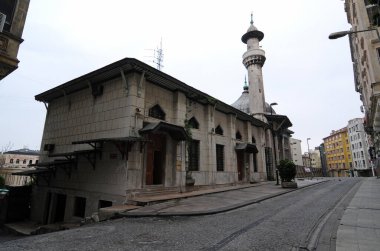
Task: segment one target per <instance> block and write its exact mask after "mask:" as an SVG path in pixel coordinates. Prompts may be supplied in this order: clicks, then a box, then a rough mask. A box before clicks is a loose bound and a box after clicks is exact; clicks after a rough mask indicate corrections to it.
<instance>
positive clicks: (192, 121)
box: [189, 117, 199, 129]
mask: <svg viewBox="0 0 380 251" xmlns="http://www.w3.org/2000/svg"><path fill="white" fill-rule="evenodd" d="M189 126H190V128H194V129H199V122H198V120H197V119H196V118H195V117H192V118H191V119H190V120H189Z"/></svg>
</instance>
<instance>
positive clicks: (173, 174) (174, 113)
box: [24, 21, 293, 224]
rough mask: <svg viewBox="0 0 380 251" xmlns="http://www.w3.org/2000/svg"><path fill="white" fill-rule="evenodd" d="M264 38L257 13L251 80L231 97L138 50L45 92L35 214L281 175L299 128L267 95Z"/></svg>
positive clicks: (44, 217) (83, 210)
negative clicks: (194, 83) (154, 63)
mask: <svg viewBox="0 0 380 251" xmlns="http://www.w3.org/2000/svg"><path fill="white" fill-rule="evenodd" d="M263 37H264V33H263V32H261V31H259V30H258V29H257V28H256V27H255V26H254V25H253V22H252V21H251V24H250V27H249V29H248V31H247V32H246V33H245V34H244V35H243V37H242V41H243V42H244V43H246V44H247V51H246V52H245V53H244V55H243V64H244V66H245V67H246V68H247V76H248V83H247V84H246V86H245V87H244V90H243V93H242V95H241V97H239V98H238V99H237V101H236V102H235V103H234V104H232V105H229V104H226V103H224V102H223V101H221V100H218V99H215V98H214V97H212V96H210V95H208V94H206V93H203V92H201V91H199V90H197V89H195V88H193V87H191V86H190V85H187V84H185V83H183V82H181V81H180V80H177V79H175V78H174V77H172V76H170V75H168V74H165V73H163V72H161V71H159V70H157V69H154V68H152V67H151V66H149V65H147V64H145V63H143V62H141V61H139V60H136V59H133V58H124V59H122V60H120V61H117V62H114V63H112V64H110V65H107V66H105V67H103V68H100V69H98V70H95V71H93V72H90V73H88V74H86V75H83V76H81V77H78V78H76V79H73V80H71V81H69V82H66V83H64V84H62V85H60V86H57V87H55V88H53V89H51V90H48V91H46V92H43V93H41V94H39V95H37V96H36V97H35V98H36V100H37V101H40V102H43V103H44V104H45V107H46V110H47V113H46V120H45V127H44V131H43V137H42V142H41V153H42V155H41V157H40V161H39V162H38V163H37V164H35V165H34V166H35V170H33V171H28V172H27V171H25V172H24V175H29V176H32V177H33V179H34V180H35V186H34V189H33V203H32V216H31V217H32V220H34V221H37V222H40V223H42V224H48V223H54V222H61V221H69V220H70V221H71V220H75V219H81V218H83V217H86V216H90V215H91V214H92V213H93V212H96V211H97V210H98V209H99V208H101V207H105V206H111V205H119V204H124V203H128V201H131V200H133V198H134V197H136V196H139V194H142V193H146V192H149V191H155V192H157V191H168V190H169V191H176V192H184V191H188V190H193V189H203V188H210V187H218V186H226V185H236V184H240V183H253V182H262V181H266V180H274V178H275V162H279V160H281V159H285V158H287V159H291V156H290V144H289V138H290V136H291V134H292V133H293V132H292V131H290V130H289V127H291V126H292V124H291V122H290V120H289V119H288V118H287V116H285V115H278V114H276V113H275V112H274V110H273V108H272V107H271V105H268V104H267V103H266V102H265V95H264V84H263V76H262V67H263V65H264V62H265V53H264V51H263V50H262V49H261V48H260V46H259V42H260V41H261V40H262V39H263ZM274 149H275V150H274Z"/></svg>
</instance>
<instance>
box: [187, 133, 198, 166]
mask: <svg viewBox="0 0 380 251" xmlns="http://www.w3.org/2000/svg"><path fill="white" fill-rule="evenodd" d="M189 171H199V140H192V141H191V142H190V143H189Z"/></svg>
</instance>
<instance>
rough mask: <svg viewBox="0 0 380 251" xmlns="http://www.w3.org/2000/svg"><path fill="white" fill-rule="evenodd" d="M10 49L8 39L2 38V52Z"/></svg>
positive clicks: (0, 48)
mask: <svg viewBox="0 0 380 251" xmlns="http://www.w3.org/2000/svg"><path fill="white" fill-rule="evenodd" d="M7 48H8V39H7V38H5V37H0V50H2V51H6V50H7Z"/></svg>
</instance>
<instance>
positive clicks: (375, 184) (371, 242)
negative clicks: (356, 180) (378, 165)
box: [336, 177, 380, 251]
mask: <svg viewBox="0 0 380 251" xmlns="http://www.w3.org/2000/svg"><path fill="white" fill-rule="evenodd" d="M379 249H380V179H376V178H375V177H373V178H372V177H371V178H367V179H365V180H363V182H362V184H361V186H360V188H359V190H358V191H357V193H356V194H355V195H354V197H353V199H352V200H351V202H350V204H349V206H348V207H347V209H346V210H345V211H344V214H343V217H342V219H341V221H340V225H339V228H338V233H337V240H336V250H337V251H351V250H352V251H353V250H361V251H363V250H379Z"/></svg>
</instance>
